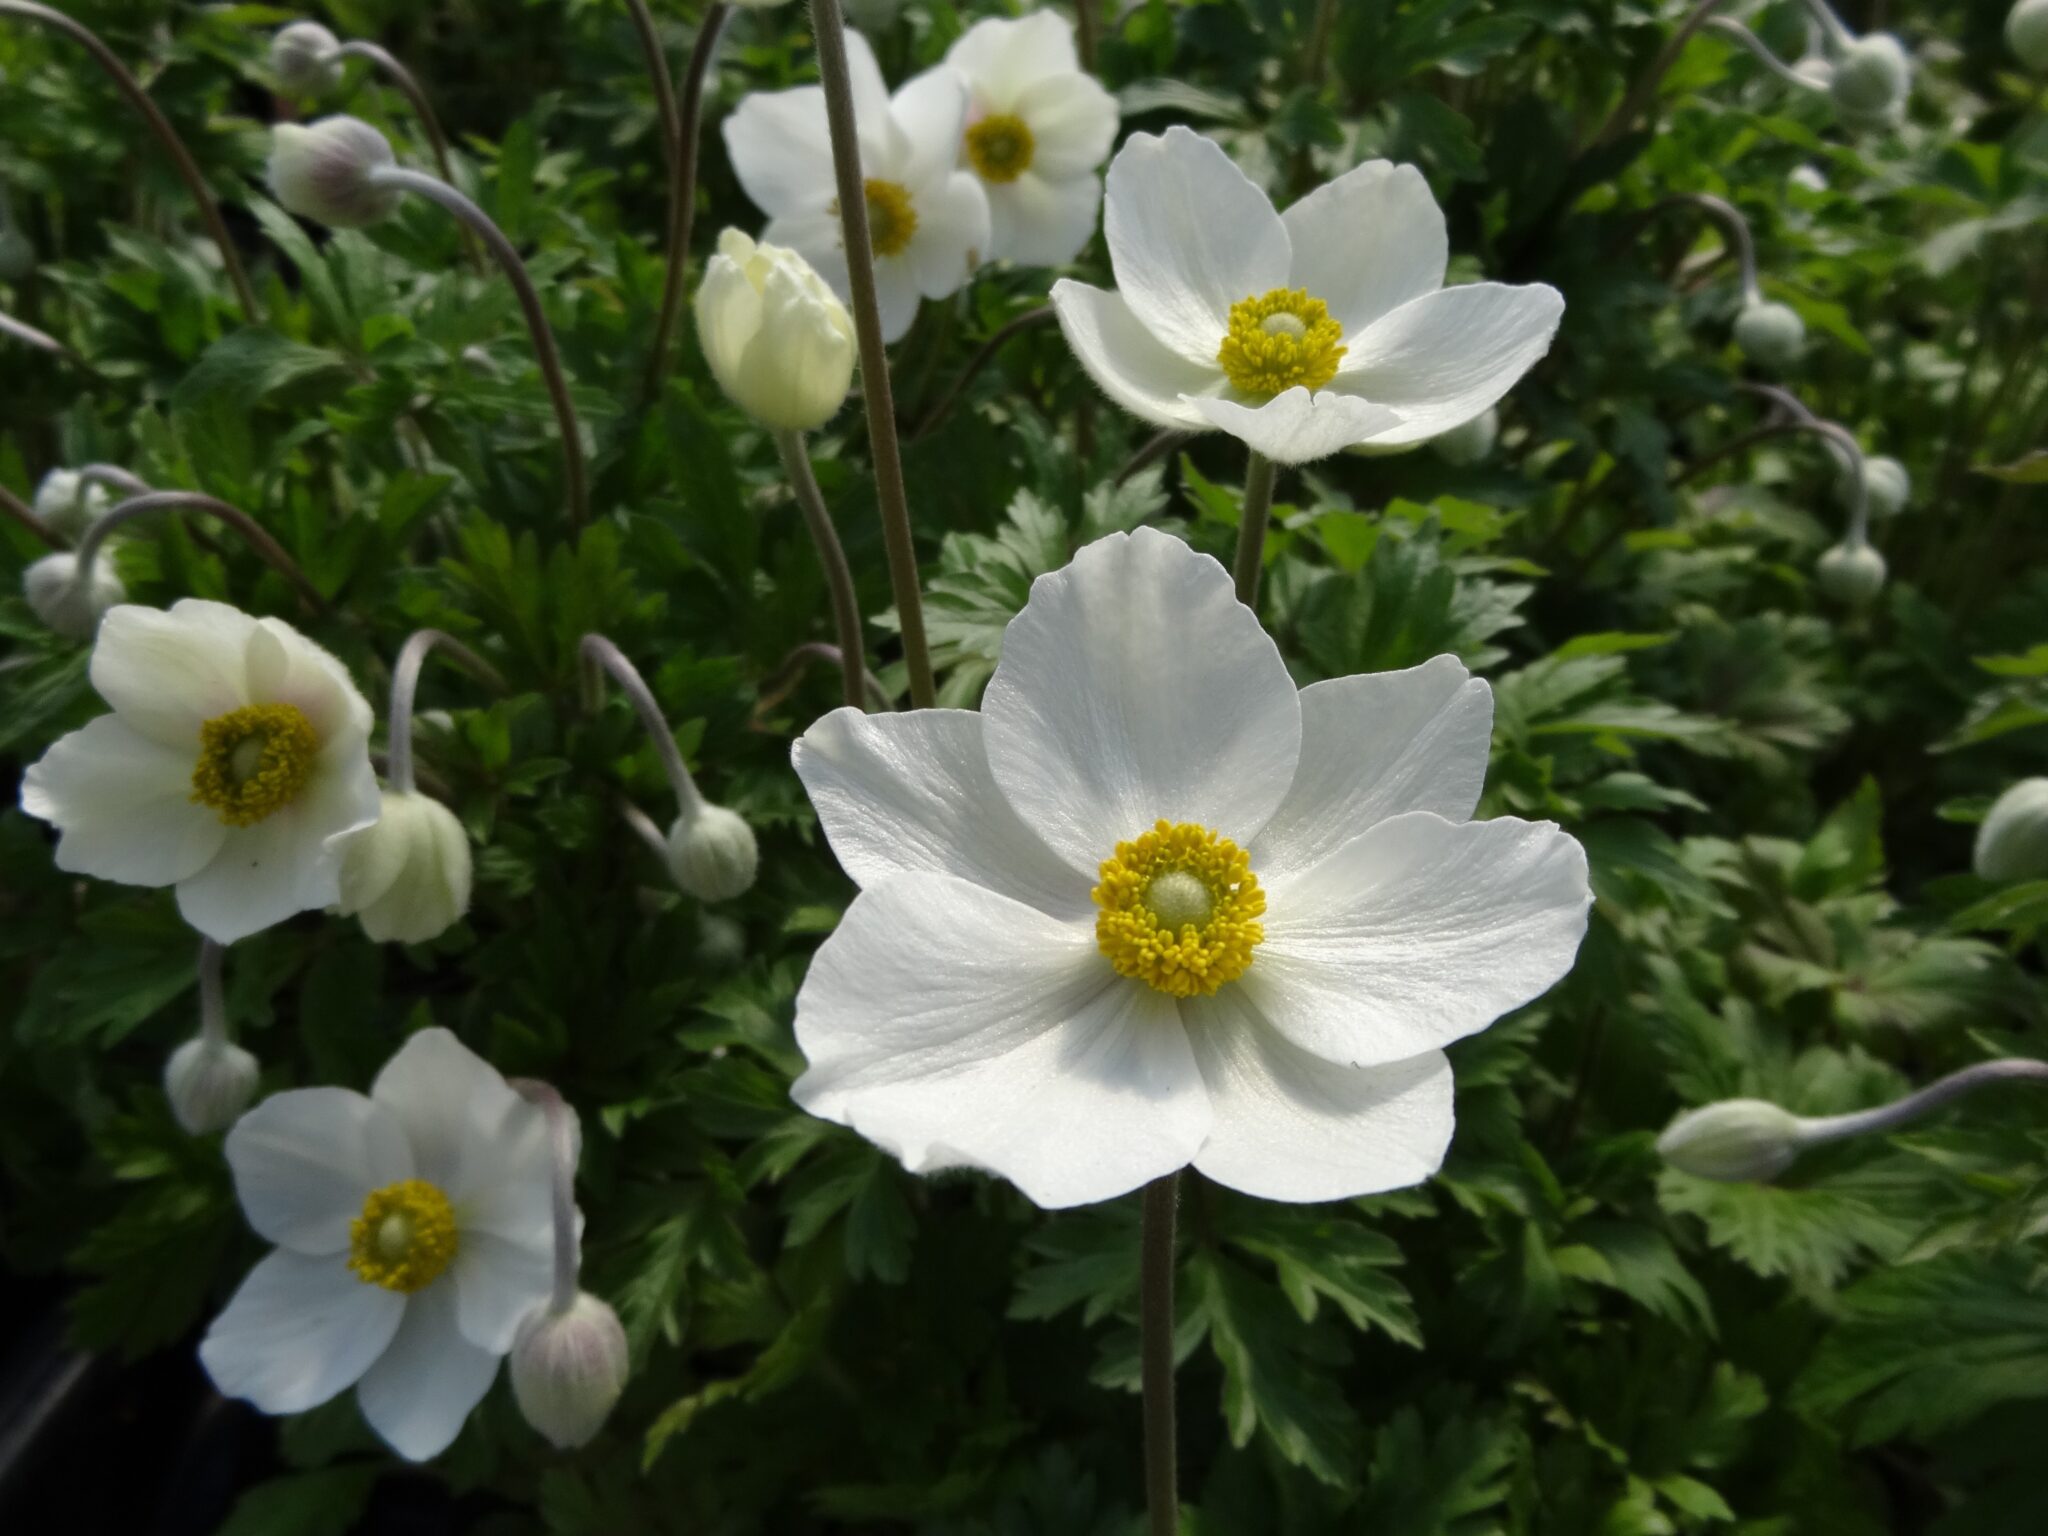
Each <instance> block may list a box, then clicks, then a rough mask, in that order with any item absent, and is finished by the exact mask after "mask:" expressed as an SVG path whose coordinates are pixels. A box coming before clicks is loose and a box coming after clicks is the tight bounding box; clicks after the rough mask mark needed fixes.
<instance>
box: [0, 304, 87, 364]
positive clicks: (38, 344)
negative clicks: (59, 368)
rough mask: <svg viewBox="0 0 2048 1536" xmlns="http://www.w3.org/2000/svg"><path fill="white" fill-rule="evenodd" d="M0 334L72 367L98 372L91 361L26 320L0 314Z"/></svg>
mask: <svg viewBox="0 0 2048 1536" xmlns="http://www.w3.org/2000/svg"><path fill="white" fill-rule="evenodd" d="M0 336H5V337H8V338H9V339H11V340H13V341H18V342H20V343H21V344H22V345H23V346H25V347H33V348H35V349H36V351H38V352H47V353H49V354H50V356H52V357H54V358H56V359H57V360H58V361H59V362H65V363H69V364H70V365H71V366H72V367H74V368H80V369H83V370H84V371H85V372H87V373H91V374H97V373H98V372H99V370H98V369H97V368H95V367H93V365H92V364H91V363H88V362H87V361H86V360H85V359H84V358H82V357H80V356H79V355H78V354H77V353H76V352H74V351H72V350H71V349H70V348H69V347H67V346H65V345H64V343H63V342H61V341H59V340H58V339H57V338H56V337H54V336H52V335H51V334H50V333H49V332H48V331H39V330H37V329H36V328H35V327H34V326H32V325H30V324H28V323H27V322H26V321H22V320H17V319H15V318H14V316H12V315H0Z"/></svg>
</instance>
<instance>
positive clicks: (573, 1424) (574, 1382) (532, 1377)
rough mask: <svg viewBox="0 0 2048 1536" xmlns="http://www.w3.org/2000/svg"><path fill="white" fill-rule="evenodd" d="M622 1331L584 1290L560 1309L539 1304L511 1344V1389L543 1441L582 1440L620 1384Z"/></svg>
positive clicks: (565, 1445)
mask: <svg viewBox="0 0 2048 1536" xmlns="http://www.w3.org/2000/svg"><path fill="white" fill-rule="evenodd" d="M627 1364H628V1362H627V1358H626V1330H625V1329H624V1328H622V1327H620V1326H619V1315H618V1313H616V1312H614V1311H613V1310H612V1309H611V1308H610V1307H609V1306H607V1305H606V1304H605V1303H604V1302H602V1301H599V1300H598V1299H597V1298H596V1297H595V1296H593V1295H591V1294H590V1293H589V1292H588V1291H579V1292H578V1293H577V1295H576V1299H575V1300H574V1301H573V1302H571V1303H570V1304H569V1307H568V1309H567V1310H566V1311H563V1312H557V1311H555V1310H554V1308H553V1307H552V1306H551V1305H549V1304H547V1303H543V1304H542V1305H540V1306H539V1307H537V1308H535V1309H534V1311H533V1312H532V1313H531V1314H530V1315H529V1316H528V1317H527V1319H526V1321H525V1322H524V1323H522V1324H520V1327H519V1337H518V1338H517V1339H516V1340H515V1341H514V1342H513V1345H512V1395H513V1397H514V1398H516V1399H517V1400H518V1403H519V1411H520V1412H521V1413H522V1414H524V1415H525V1416H526V1422H527V1423H529V1424H531V1425H532V1426H533V1427H534V1428H535V1429H537V1430H539V1431H540V1432H541V1434H543V1435H544V1436H546V1437H547V1441H548V1443H549V1444H550V1445H552V1446H555V1447H556V1448H557V1449H559V1450H571V1449H574V1448H575V1447H576V1446H579V1445H587V1444H588V1443H589V1442H590V1440H591V1438H592V1437H593V1436H594V1435H596V1433H597V1432H598V1431H599V1430H600V1429H602V1428H603V1427H604V1421H605V1420H606V1419H607V1418H609V1417H610V1416H611V1411H612V1408H613V1407H614V1405H616V1404H617V1402H618V1400H619V1394H620V1393H621V1392H623V1391H625V1390H626V1371H627Z"/></svg>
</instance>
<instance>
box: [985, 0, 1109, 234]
mask: <svg viewBox="0 0 2048 1536" xmlns="http://www.w3.org/2000/svg"><path fill="white" fill-rule="evenodd" d="M946 62H947V63H948V64H949V65H951V66H952V67H953V68H954V69H956V70H958V71H959V72H960V75H961V77H962V78H963V79H965V80H966V82H967V89H968V103H967V131H966V134H965V137H964V140H963V142H962V146H961V147H962V151H963V153H964V155H965V158H966V161H967V165H968V167H969V169H971V170H972V171H973V172H974V174H975V175H976V176H978V177H980V178H981V188H982V191H983V192H985V193H987V195H988V212H989V227H990V247H989V249H988V250H987V251H986V252H985V253H984V254H985V255H986V256H988V257H989V259H991V260H1000V261H1014V262H1019V263H1022V264H1024V265H1029V266H1044V267H1056V266H1060V265H1063V264H1064V263H1066V262H1069V261H1072V260H1073V259H1074V258H1075V257H1076V256H1078V255H1079V254H1080V253H1081V247H1082V246H1084V245H1086V244H1087V243H1088V238H1089V236H1091V235H1093V234H1094V233H1095V220H1096V215H1097V213H1098V211H1099V210H1100V208H1101V206H1102V177H1101V176H1100V175H1099V174H1097V171H1096V167H1098V166H1099V165H1101V164H1102V162H1103V161H1104V160H1105V159H1106V158H1108V155H1109V147H1110V145H1112V144H1113V143H1115V142H1116V126H1117V106H1116V98H1115V97H1114V96H1112V95H1110V94H1109V92H1108V91H1106V90H1104V89H1103V88H1102V86H1101V84H1100V83H1099V82H1098V81H1097V80H1096V79H1095V78H1094V76H1092V75H1089V74H1086V73H1084V72H1083V71H1082V69H1081V62H1080V59H1079V58H1078V57H1077V56H1076V54H1075V52H1074V24H1073V23H1072V22H1071V21H1069V20H1067V18H1066V17H1064V16H1062V15H1061V14H1060V13H1059V12H1057V11H1036V12H1034V13H1032V14H1031V15H1029V16H1026V17H1023V18H1021V19H1019V20H1015V21H1012V20H1009V19H1008V18H1006V17H1000V16H992V17H989V18H988V19H987V20H985V21H978V22H976V23H975V24H974V25H973V26H971V27H969V28H968V29H967V31H966V33H965V34H964V35H963V36H962V37H961V38H960V40H959V41H958V42H956V43H955V44H954V45H953V46H952V47H951V48H950V49H948V50H947V52H946Z"/></svg>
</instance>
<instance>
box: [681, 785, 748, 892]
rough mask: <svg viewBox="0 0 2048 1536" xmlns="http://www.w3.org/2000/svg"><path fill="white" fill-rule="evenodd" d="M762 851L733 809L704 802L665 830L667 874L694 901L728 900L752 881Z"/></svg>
mask: <svg viewBox="0 0 2048 1536" xmlns="http://www.w3.org/2000/svg"><path fill="white" fill-rule="evenodd" d="M760 858H761V851H760V848H759V846H758V845H757V844H756V843H755V841H754V829H753V828H752V827H750V826H748V825H747V824H746V822H745V821H744V820H743V819H742V818H741V817H740V815H739V813H738V812H737V811H729V810H727V809H726V808H725V807H724V806H722V805H710V804H704V805H700V806H698V807H697V809H696V810H694V811H686V812H684V813H683V814H682V815H681V816H678V817H677V818H676V820H675V825H674V826H672V827H670V828H669V829H668V872H669V874H670V875H672V876H673V877H674V878H675V882H676V884H677V885H679V886H681V887H682V888H683V890H684V891H686V892H687V893H689V894H690V895H692V896H694V897H696V898H697V899H698V900H699V901H730V900H731V899H732V898H733V897H735V896H738V895H741V894H742V893H744V892H745V891H746V890H747V889H748V888H749V887H750V886H752V885H753V883H754V873H755V870H756V869H757V867H758V866H759V864H760Z"/></svg>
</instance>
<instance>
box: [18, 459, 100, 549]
mask: <svg viewBox="0 0 2048 1536" xmlns="http://www.w3.org/2000/svg"><path fill="white" fill-rule="evenodd" d="M106 510H107V492H106V489H105V487H103V486H101V485H100V484H99V483H98V482H97V481H93V480H88V479H86V478H85V476H83V475H81V474H80V473H79V472H78V471H77V470H75V469H53V470H51V471H50V472H49V473H48V474H47V475H45V476H43V478H42V480H41V482H40V483H39V484H38V485H37V486H36V501H35V514H36V516H37V517H38V518H40V519H41V520H42V524H43V526H44V527H45V528H47V529H49V530H50V532H52V533H54V534H56V535H58V536H59V537H61V538H66V539H69V540H70V541H71V542H72V543H74V544H76V543H77V542H78V541H79V540H80V539H82V538H84V537H85V530H86V529H88V528H90V527H91V526H92V525H93V524H94V523H96V522H98V521H99V516H100V514H101V513H102V512H104V511H106Z"/></svg>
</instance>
